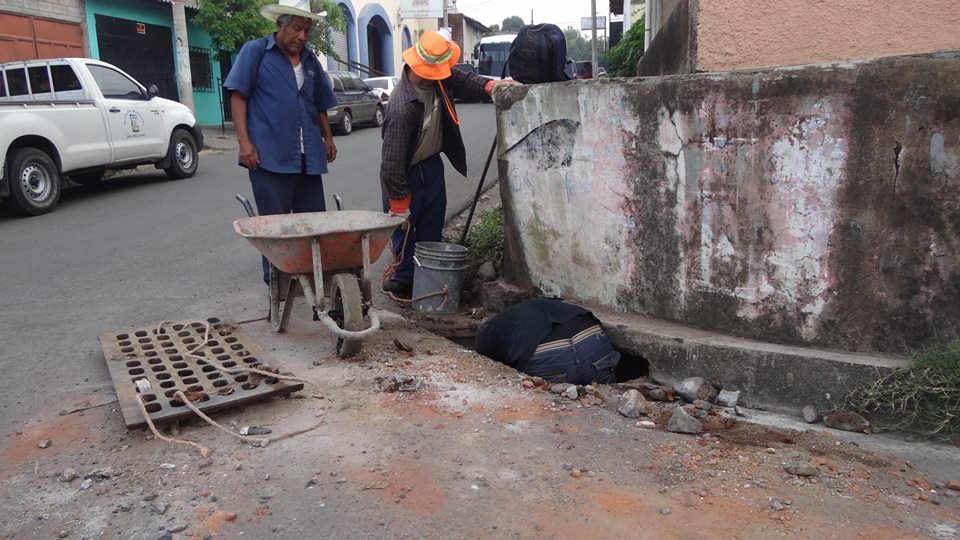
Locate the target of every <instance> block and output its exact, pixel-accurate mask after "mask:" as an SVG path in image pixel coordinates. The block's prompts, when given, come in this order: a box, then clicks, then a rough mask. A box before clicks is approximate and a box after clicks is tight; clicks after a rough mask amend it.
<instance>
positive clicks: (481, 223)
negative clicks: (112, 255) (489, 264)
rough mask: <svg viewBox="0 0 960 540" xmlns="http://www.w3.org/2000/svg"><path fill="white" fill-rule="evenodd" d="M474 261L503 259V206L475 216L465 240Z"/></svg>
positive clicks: (496, 263) (494, 261)
mask: <svg viewBox="0 0 960 540" xmlns="http://www.w3.org/2000/svg"><path fill="white" fill-rule="evenodd" d="M465 244H466V247H467V249H469V250H470V258H471V259H473V260H474V261H493V263H494V264H495V265H499V264H500V262H501V261H503V246H504V239H503V208H494V209H493V210H487V211H486V212H483V213H481V214H480V215H479V216H477V219H476V221H475V222H474V224H473V226H472V227H470V232H468V233H467V240H466V242H465Z"/></svg>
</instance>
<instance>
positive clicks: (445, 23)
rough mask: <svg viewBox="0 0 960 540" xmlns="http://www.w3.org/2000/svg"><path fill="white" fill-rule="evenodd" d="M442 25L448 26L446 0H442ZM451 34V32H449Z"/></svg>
mask: <svg viewBox="0 0 960 540" xmlns="http://www.w3.org/2000/svg"><path fill="white" fill-rule="evenodd" d="M443 27H444V28H450V20H449V17H447V0H443ZM450 34H451V35H453V32H450Z"/></svg>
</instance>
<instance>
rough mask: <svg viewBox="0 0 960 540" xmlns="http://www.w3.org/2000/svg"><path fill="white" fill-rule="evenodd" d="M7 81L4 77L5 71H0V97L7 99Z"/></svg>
mask: <svg viewBox="0 0 960 540" xmlns="http://www.w3.org/2000/svg"><path fill="white" fill-rule="evenodd" d="M6 80H7V79H6V78H5V77H4V76H3V71H2V70H0V97H7V83H6V82H4V81H6Z"/></svg>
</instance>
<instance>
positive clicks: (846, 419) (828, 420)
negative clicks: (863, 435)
mask: <svg viewBox="0 0 960 540" xmlns="http://www.w3.org/2000/svg"><path fill="white" fill-rule="evenodd" d="M823 425H825V426H827V427H828V428H832V429H841V430H843V431H865V430H866V429H867V428H869V427H870V422H869V421H867V419H866V418H864V417H863V416H860V415H859V414H857V413H855V412H853V411H835V412H832V413H830V414H828V415H826V416H824V417H823Z"/></svg>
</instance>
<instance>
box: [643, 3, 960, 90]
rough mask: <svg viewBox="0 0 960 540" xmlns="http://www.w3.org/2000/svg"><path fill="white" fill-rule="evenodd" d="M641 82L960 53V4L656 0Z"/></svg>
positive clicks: (651, 8)
mask: <svg viewBox="0 0 960 540" xmlns="http://www.w3.org/2000/svg"><path fill="white" fill-rule="evenodd" d="M646 5H647V6H649V8H650V15H651V17H649V18H650V24H649V30H650V33H649V35H650V36H651V38H652V41H651V42H650V48H649V49H648V50H647V52H646V53H645V55H644V58H643V59H641V61H640V66H639V69H638V74H639V75H661V74H664V75H665V74H676V73H691V72H698V71H732V70H741V69H761V68H769V67H776V66H789V65H804V64H820V63H828V62H844V61H850V60H865V59H871V58H882V57H885V56H895V55H904V54H924V53H932V52H939V51H952V50H958V49H960V31H958V30H957V29H958V28H960V9H957V3H956V0H917V1H916V2H912V3H911V4H910V5H909V7H906V6H905V5H904V4H902V3H901V2H896V1H894V0H874V1H869V2H868V1H867V0H836V1H834V2H799V3H798V2H794V3H792V4H790V5H786V4H784V5H780V4H779V3H777V4H774V3H754V2H741V1H737V0H710V1H709V2H708V1H701V0H649V1H648V2H647V4H646Z"/></svg>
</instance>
